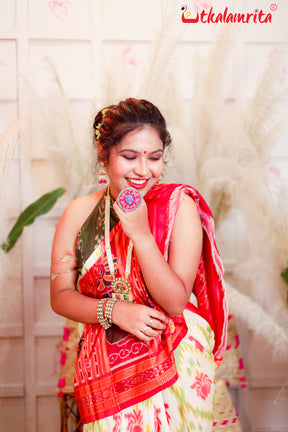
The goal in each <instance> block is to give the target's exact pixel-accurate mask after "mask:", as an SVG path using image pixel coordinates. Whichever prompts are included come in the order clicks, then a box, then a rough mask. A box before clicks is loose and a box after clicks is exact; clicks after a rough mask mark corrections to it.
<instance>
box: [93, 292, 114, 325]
mask: <svg viewBox="0 0 288 432" xmlns="http://www.w3.org/2000/svg"><path fill="white" fill-rule="evenodd" d="M117 301H118V300H116V299H114V298H109V299H101V300H99V302H98V306H97V318H98V321H99V324H101V325H102V326H103V327H104V329H105V330H106V329H108V328H109V327H111V325H112V324H113V323H112V312H113V307H114V305H115V303H116V302H117Z"/></svg>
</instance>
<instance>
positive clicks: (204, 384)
mask: <svg viewBox="0 0 288 432" xmlns="http://www.w3.org/2000/svg"><path fill="white" fill-rule="evenodd" d="M211 384H212V381H211V380H210V378H208V376H207V375H206V374H204V373H203V372H201V373H200V374H198V376H196V378H195V382H194V384H192V386H191V388H192V389H196V391H197V396H198V397H201V399H203V400H205V399H207V396H208V395H209V393H210V391H211Z"/></svg>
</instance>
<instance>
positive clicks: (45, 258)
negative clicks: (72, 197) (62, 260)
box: [32, 217, 56, 276]
mask: <svg viewBox="0 0 288 432" xmlns="http://www.w3.org/2000/svg"><path fill="white" fill-rule="evenodd" d="M55 228H56V225H55V221H53V220H51V219H48V218H45V217H40V218H38V219H37V220H36V221H35V223H34V226H33V227H32V229H33V233H34V245H33V255H34V262H33V265H34V267H35V268H37V267H42V268H46V269H48V270H49V268H50V261H51V256H50V255H51V248H52V241H53V236H54V231H55ZM45 276H49V273H47V274H46V275H45Z"/></svg>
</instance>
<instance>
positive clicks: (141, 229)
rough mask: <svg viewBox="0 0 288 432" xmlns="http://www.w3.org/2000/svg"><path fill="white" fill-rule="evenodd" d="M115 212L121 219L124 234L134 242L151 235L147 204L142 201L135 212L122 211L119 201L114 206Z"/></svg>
mask: <svg viewBox="0 0 288 432" xmlns="http://www.w3.org/2000/svg"><path fill="white" fill-rule="evenodd" d="M113 207H114V210H115V212H116V214H117V216H118V217H119V219H120V222H121V225H122V229H123V231H124V233H125V234H126V235H127V236H128V237H129V238H130V239H131V240H132V241H133V242H134V241H135V240H136V238H137V239H138V238H143V237H145V236H147V235H151V230H150V226H149V220H148V210H147V206H146V202H145V201H144V199H142V201H141V204H140V206H139V207H138V208H136V209H135V210H133V211H124V210H122V209H121V208H120V207H119V206H118V204H117V201H115V202H114V204H113Z"/></svg>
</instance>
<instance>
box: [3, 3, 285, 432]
mask: <svg viewBox="0 0 288 432" xmlns="http://www.w3.org/2000/svg"><path fill="white" fill-rule="evenodd" d="M186 3H187V5H188V6H190V7H191V9H193V8H194V9H193V10H195V9H196V10H199V11H201V10H203V9H204V10H205V8H206V9H207V8H208V6H209V5H213V8H214V10H215V12H221V11H222V12H223V11H224V9H225V7H226V6H227V7H228V8H229V10H231V11H235V12H244V13H246V12H250V13H252V12H255V10H256V9H263V11H264V12H265V13H268V12H269V13H271V16H272V23H266V24H264V23H263V24H260V23H253V22H250V23H249V24H239V25H237V24H232V26H235V27H236V26H237V37H236V38H235V41H234V42H233V44H232V53H231V62H230V63H229V68H230V69H229V71H228V74H226V75H223V76H224V77H225V83H224V85H223V99H225V98H227V99H231V100H240V101H242V102H243V101H244V102H245V101H249V98H251V97H252V95H253V94H254V91H255V88H256V86H257V84H258V82H259V80H260V79H261V77H262V74H263V71H264V70H265V68H267V67H268V65H269V62H270V61H271V58H272V57H273V55H274V54H275V52H276V51H275V50H276V49H277V48H278V47H279V46H280V44H281V43H282V42H283V41H285V40H286V39H287V36H288V31H287V22H286V21H287V17H288V4H287V2H286V1H285V0H278V1H277V3H276V2H275V3H273V2H271V1H267V0H252V1H250V0H249V1H248V0H234V1H233V0H226V1H224V0H218V1H217V2H216V1H215V2H209V1H207V2H204V1H201V0H193V1H191V0H189V1H188V0H187V2H186ZM182 4H183V2H182V0H181V1H179V0H175V1H165V0H161V1H160V0H159V1H157V2H155V1H152V0H145V2H144V1H135V0H134V1H133V0H110V1H109V2H104V1H103V0H102V1H101V0H81V1H80V0H70V1H69V0H66V1H63V0H62V1H49V0H10V1H9V2H8V1H6V0H0V128H1V133H2V132H4V131H5V134H6V135H5V136H6V138H5V139H6V141H7V140H10V141H11V145H13V143H14V142H15V141H16V142H17V145H16V149H15V153H14V156H13V160H12V163H11V166H10V169H9V170H7V172H6V171H5V176H6V179H5V191H6V192H7V194H6V198H5V207H4V208H3V206H1V207H2V208H1V212H3V214H5V217H6V219H7V224H6V225H3V228H2V227H1V239H3V238H4V237H5V235H6V234H7V232H8V229H9V228H10V227H11V226H12V224H13V222H15V219H16V218H17V216H18V214H19V211H20V210H23V209H24V208H25V207H26V206H27V205H28V204H30V203H31V202H32V201H33V200H35V199H37V198H38V197H39V196H40V195H42V194H43V193H45V192H48V191H50V190H52V189H54V188H56V187H59V186H63V184H61V183H59V182H61V179H62V177H61V173H59V172H58V175H57V173H55V171H54V170H53V161H52V159H51V153H50V152H49V148H48V147H49V146H51V143H52V144H53V142H54V141H53V140H54V139H58V141H61V140H62V141H63V142H64V141H65V142H66V146H67V142H68V143H69V139H71V134H70V135H69V131H68V129H69V127H71V125H72V129H73V139H74V140H75V142H77V143H78V146H79V148H80V147H81V146H83V148H84V149H85V151H86V147H85V146H86V145H87V146H88V147H89V145H90V141H91V138H90V135H89V132H90V130H89V128H90V125H91V118H92V115H93V114H95V112H96V109H98V108H101V107H102V104H105V103H106V102H109V103H110V102H116V103H117V102H118V101H119V99H120V98H124V97H128V96H134V95H136V94H137V96H138V93H139V88H140V87H141V83H142V82H144V81H145V79H147V76H148V77H149V80H151V89H150V90H149V91H148V90H147V93H146V92H145V91H144V90H143V93H144V94H142V93H141V94H140V96H141V97H146V94H147V95H148V96H149V97H150V99H152V96H153V95H154V94H155V99H153V100H155V101H156V103H158V102H159V104H160V108H163V112H164V113H165V114H167V119H168V124H169V122H170V121H171V131H172V134H173V130H175V131H176V133H175V140H174V141H176V138H177V134H178V133H179V124H178V125H177V120H178V119H179V118H181V121H182V120H183V122H184V123H183V124H184V125H185V124H186V126H184V129H185V127H186V128H187V129H186V130H182V132H181V133H182V134H184V135H185V133H186V132H187V134H188V133H189V112H188V111H187V110H186V109H185V107H188V106H189V107H190V104H191V101H193V97H194V93H195V81H194V78H193V76H192V70H193V66H194V65H195V64H196V62H197V59H198V56H199V55H200V56H204V58H205V57H206V56H207V55H208V53H209V50H210V48H211V43H213V42H214V41H215V38H216V35H217V34H218V33H219V30H221V27H222V25H221V24H217V25H216V24H212V23H209V24H208V23H206V24H204V23H198V24H187V25H186V28H185V32H184V24H183V23H182V21H181V13H182V12H181V6H182ZM271 5H276V9H277V10H275V11H273V12H272V10H271ZM166 7H168V10H169V13H170V16H172V17H173V20H172V24H171V28H170V29H168V30H167V32H168V34H166V35H165V37H166V38H167V44H166V45H165V44H163V59H161V58H159V57H158V58H155V59H154V60H153V62H154V63H155V62H161V60H163V62H164V61H166V57H165V55H164V54H165V52H164V51H165V47H166V48H167V46H168V48H167V50H168V51H169V43H170V44H171V41H173V38H174V37H175V35H177V34H180V33H181V32H182V31H183V34H182V35H181V37H180V39H179V40H178V41H177V43H176V47H175V49H174V51H173V52H172V55H171V57H170V58H169V60H168V62H167V65H165V68H164V70H163V76H164V72H165V73H166V72H167V70H169V71H170V75H171V76H170V78H171V79H173V83H174V84H173V85H174V87H173V89H174V90H173V92H174V93H173V92H171V93H170V92H169V86H168V81H166V84H164V83H163V82H161V80H159V81H158V82H156V84H155V83H154V84H153V78H154V79H155V77H153V76H149V66H150V65H151V59H150V55H151V52H153V51H152V50H153V46H154V44H155V41H157V40H158V38H159V32H160V31H161V28H162V27H161V26H162V23H163V22H165V19H164V16H165V13H166ZM272 8H274V9H275V6H273V7H272ZM167 28H168V27H166V29H167ZM160 54H161V53H160ZM51 65H52V66H51ZM223 66H224V65H223ZM53 67H55V69H56V75H54V80H53V73H54V72H53ZM282 69H283V77H282V79H283V87H284V86H285V85H287V62H286V63H285V62H284V60H283V67H282ZM200 73H201V69H200ZM55 76H56V78H59V79H60V81H61V84H62V86H63V91H64V93H65V95H66V97H67V99H63V97H62V98H61V97H60V96H61V95H60V96H59V87H57V81H55ZM165 76H166V75H165ZM167 76H168V75H167ZM158 78H159V77H158ZM149 80H148V81H149ZM152 84H153V85H154V87H153V86H152ZM222 84H223V83H222ZM146 85H147V83H146ZM148 87H149V86H148V85H147V87H145V88H146V89H147V88H148ZM175 89H176V96H177V100H176V102H177V103H176V104H175V105H173V98H174V97H175ZM63 101H66V102H65V103H66V105H65V103H64V102H63ZM168 101H169V103H168ZM166 102H167V106H166ZM57 103H59V105H58V106H57V109H56V106H55V104H56V105H57ZM171 106H174V107H175V112H173V111H171ZM68 111H69V116H68ZM68 117H69V118H68ZM18 122H19V123H18ZM69 122H70V123H69ZM185 122H186V123H185ZM9 125H10V128H9V130H8V132H7V129H6V128H7V127H8V126H9ZM11 125H12V126H11ZM69 125H70V126H69ZM75 126H77V127H75ZM177 126H178V129H177ZM19 130H20V131H21V134H20V139H19V140H18V131H19ZM53 134H55V137H56V138H55V137H54V135H53ZM2 138H3V137H2ZM4 141H5V140H4ZM6 141H5V142H6ZM84 141H85V142H84ZM175 148H176V149H177V142H176V143H175ZM178 150H179V149H178ZM179 153H181V154H182V153H183V167H184V168H185V169H184V168H183V169H182V170H181V162H180V168H179V167H178V171H177V170H176V174H174V175H176V177H177V176H178V177H177V180H178V181H191V178H192V179H193V175H192V176H190V177H189V175H190V173H189V169H188V171H187V168H186V162H187V160H186V161H185V150H183V149H182V150H181V151H180V150H179ZM0 156H1V158H3V154H2V155H1V153H0ZM271 156H272V159H271V161H272V162H271V163H272V164H271V172H273V173H276V174H277V179H278V180H279V181H281V182H284V183H285V182H287V176H288V169H287V168H288V147H287V135H284V137H283V136H280V137H279V139H278V141H277V143H276V144H275V147H274V148H273V152H272V155H271ZM88 159H89V158H88ZM67 163H68V160H67ZM61 169H63V166H62V168H61ZM82 174H83V173H82V172H81V171H80V170H79V171H76V172H75V171H74V172H73V176H74V177H75V178H74V181H75V182H76V183H77V181H78V182H79V181H80V180H79V179H81V176H82ZM187 179H188V180H187ZM3 184H4V183H3ZM68 192H69V191H68ZM70 199H71V194H70V195H69V193H67V194H66V196H64V197H63V198H61V200H59V202H58V203H57V205H56V206H55V208H54V209H53V210H52V211H51V212H50V213H49V214H48V215H46V216H42V217H41V218H39V219H37V220H36V222H35V223H34V224H33V225H32V226H31V227H28V228H25V230H24V234H23V236H22V238H21V240H20V241H19V242H18V243H17V245H16V246H15V247H14V248H13V249H12V251H11V252H9V259H8V257H4V258H3V257H2V258H3V259H2V261H1V263H2V265H3V274H5V278H4V279H3V280H1V279H0V283H1V284H2V285H1V291H0V293H1V305H0V343H1V351H0V430H1V432H2V431H3V432H14V431H15V432H16V431H17V432H18V431H25V432H36V431H41V432H45V431H51V430H53V431H54V430H55V431H57V430H59V406H58V402H57V397H56V395H55V391H54V389H55V387H56V385H57V381H58V371H59V359H60V342H61V336H62V328H63V325H64V320H63V319H62V318H60V317H57V316H56V315H55V314H53V312H52V311H51V309H50V304H49V264H50V248H51V242H52V238H53V233H54V229H55V225H56V223H57V220H58V218H59V215H60V214H61V212H62V210H63V208H64V207H65V205H66V204H67V202H68V201H69V200H70ZM3 214H2V219H3V220H4V218H3ZM2 219H1V220H2ZM234 222H235V221H234ZM225 229H227V230H229V232H230V233H231V238H230V241H229V242H227V240H225V241H221V235H219V242H220V244H219V246H220V249H221V253H222V257H223V259H224V263H225V267H226V269H227V277H228V278H230V279H231V280H234V277H233V274H232V273H233V265H234V264H233V263H235V262H236V261H237V257H238V254H239V253H240V252H239V248H240V247H239V244H238V240H239V236H241V233H239V232H238V230H239V225H237V224H236V223H235V224H234V223H233V220H232V222H231V221H230V223H228V224H226V226H225ZM5 260H6V261H5ZM241 336H242V339H241V340H242V351H243V356H244V361H245V370H246V376H247V379H248V383H249V386H248V389H246V390H245V391H242V390H239V391H238V390H235V392H234V393H235V397H236V401H237V406H238V409H239V414H240V418H241V423H242V426H243V431H245V432H248V431H254V432H256V431H271V432H272V431H273V432H276V431H282V432H284V431H285V432H287V431H288V413H287V403H288V391H287V382H288V381H287V377H288V368H287V361H285V360H283V359H279V358H278V357H277V356H273V355H272V354H271V349H270V348H269V344H268V343H267V341H265V340H262V339H261V338H259V337H258V336H256V335H255V334H253V332H251V331H250V330H249V331H248V330H247V329H246V328H245V325H243V324H242V325H241Z"/></svg>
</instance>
